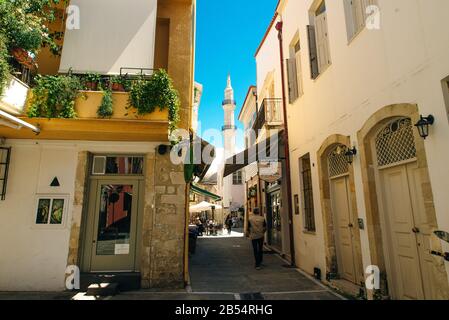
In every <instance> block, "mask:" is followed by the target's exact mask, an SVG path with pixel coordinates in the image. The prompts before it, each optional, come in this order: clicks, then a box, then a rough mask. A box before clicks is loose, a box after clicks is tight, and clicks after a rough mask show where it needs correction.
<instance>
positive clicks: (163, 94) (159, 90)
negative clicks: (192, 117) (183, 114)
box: [128, 69, 181, 132]
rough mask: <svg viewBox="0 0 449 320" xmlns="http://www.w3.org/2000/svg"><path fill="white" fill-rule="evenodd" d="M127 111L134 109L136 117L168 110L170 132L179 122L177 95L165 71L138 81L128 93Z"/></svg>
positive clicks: (159, 71) (161, 70)
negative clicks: (157, 110)
mask: <svg viewBox="0 0 449 320" xmlns="http://www.w3.org/2000/svg"><path fill="white" fill-rule="evenodd" d="M128 104H129V105H128V109H130V108H136V110H137V111H136V112H137V114H138V115H145V114H149V113H153V112H154V111H156V109H159V110H161V111H162V110H165V109H168V120H169V122H170V132H172V131H173V130H174V129H176V127H177V124H178V122H179V107H180V105H181V101H180V99H179V93H178V91H177V90H176V89H175V88H174V86H173V81H172V80H171V79H170V77H169V75H168V73H167V71H165V70H163V69H160V70H158V71H156V72H155V73H154V74H153V75H152V76H151V78H150V79H144V78H141V79H138V80H136V81H135V82H134V83H133V84H132V87H131V90H130V93H129V103H128Z"/></svg>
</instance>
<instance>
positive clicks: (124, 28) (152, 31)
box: [59, 0, 157, 74]
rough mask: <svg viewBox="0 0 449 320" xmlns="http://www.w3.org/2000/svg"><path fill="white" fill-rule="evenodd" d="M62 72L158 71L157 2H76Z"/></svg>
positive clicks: (143, 0) (101, 0)
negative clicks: (156, 55) (145, 69)
mask: <svg viewBox="0 0 449 320" xmlns="http://www.w3.org/2000/svg"><path fill="white" fill-rule="evenodd" d="M70 5H71V7H72V8H79V19H80V20H79V21H80V24H79V29H73V30H71V28H73V26H76V23H72V22H73V19H76V18H77V17H76V15H77V12H78V10H73V11H71V7H69V13H73V14H70V15H69V16H68V19H67V20H68V23H67V28H66V31H65V36H64V45H63V49H62V55H61V65H60V70H59V71H60V72H61V73H67V72H68V71H69V70H70V69H72V71H73V72H74V73H86V72H96V73H100V74H119V73H120V68H122V67H124V68H126V67H133V68H148V69H152V68H153V67H154V46H155V44H154V43H155V36H156V19H157V0H132V1H129V0H128V1H123V0H95V1H92V0H72V1H71V2H70Z"/></svg>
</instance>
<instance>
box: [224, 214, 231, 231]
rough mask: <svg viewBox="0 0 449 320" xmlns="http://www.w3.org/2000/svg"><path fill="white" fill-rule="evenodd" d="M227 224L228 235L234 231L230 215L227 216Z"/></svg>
mask: <svg viewBox="0 0 449 320" xmlns="http://www.w3.org/2000/svg"><path fill="white" fill-rule="evenodd" d="M225 224H226V229H228V235H230V234H231V233H232V218H231V216H230V215H229V216H228V217H227V218H226V222H225Z"/></svg>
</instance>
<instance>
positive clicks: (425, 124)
mask: <svg viewBox="0 0 449 320" xmlns="http://www.w3.org/2000/svg"><path fill="white" fill-rule="evenodd" d="M434 123H435V118H434V116H432V115H429V116H427V117H423V116H421V119H420V120H419V121H418V122H417V123H416V124H415V127H417V128H418V131H419V135H420V136H421V138H423V139H424V140H425V139H426V138H427V137H428V136H429V126H432V125H433V124H434Z"/></svg>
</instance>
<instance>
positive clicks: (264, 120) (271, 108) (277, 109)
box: [253, 98, 284, 133]
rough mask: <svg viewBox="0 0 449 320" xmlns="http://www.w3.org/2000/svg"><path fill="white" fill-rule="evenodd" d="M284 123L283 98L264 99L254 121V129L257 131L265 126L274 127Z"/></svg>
mask: <svg viewBox="0 0 449 320" xmlns="http://www.w3.org/2000/svg"><path fill="white" fill-rule="evenodd" d="M283 124H284V121H283V115H282V99H280V98H269V99H264V100H263V102H262V105H261V106H260V108H259V112H258V114H257V117H256V121H255V122H254V125H253V130H254V131H255V132H256V133H257V132H259V130H261V129H262V128H264V127H265V126H267V127H271V128H273V127H281V126H282V125H283Z"/></svg>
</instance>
